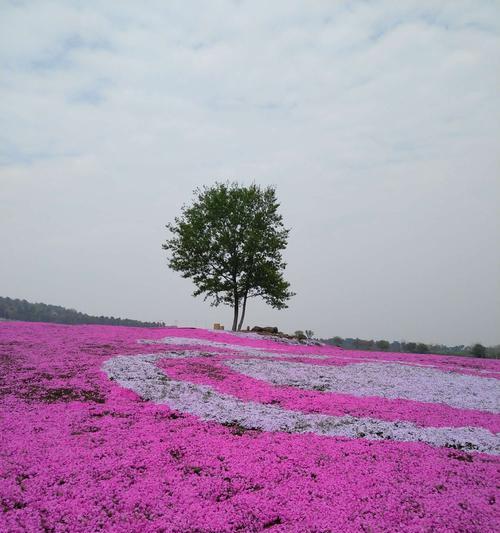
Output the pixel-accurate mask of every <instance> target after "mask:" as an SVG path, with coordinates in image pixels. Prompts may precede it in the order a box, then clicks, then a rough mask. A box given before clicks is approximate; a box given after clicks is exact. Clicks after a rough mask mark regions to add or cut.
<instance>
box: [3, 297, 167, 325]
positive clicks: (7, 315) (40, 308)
mask: <svg viewBox="0 0 500 533" xmlns="http://www.w3.org/2000/svg"><path fill="white" fill-rule="evenodd" d="M0 319H5V320H22V321H26V322H56V323H58V324H104V325H110V326H140V327H145V328H156V327H160V326H164V325H165V324H164V323H163V322H142V321H140V320H130V319H128V318H115V317H114V316H112V317H109V316H93V315H87V314H86V313H81V312H80V311H76V310H75V309H67V308H66V307H61V306H60V305H48V304H44V303H31V302H28V301H26V300H19V299H13V298H8V297H4V296H0Z"/></svg>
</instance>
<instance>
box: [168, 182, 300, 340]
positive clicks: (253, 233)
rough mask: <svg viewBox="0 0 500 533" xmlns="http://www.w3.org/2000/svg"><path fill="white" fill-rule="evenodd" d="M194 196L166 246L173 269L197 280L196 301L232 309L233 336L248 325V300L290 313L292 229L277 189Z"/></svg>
mask: <svg viewBox="0 0 500 533" xmlns="http://www.w3.org/2000/svg"><path fill="white" fill-rule="evenodd" d="M194 195H195V198H194V201H193V202H192V204H191V205H189V206H184V207H183V208H182V212H181V215H180V216H179V217H176V218H175V221H174V223H172V224H168V225H167V228H168V229H169V230H170V232H171V234H172V235H171V237H170V238H169V239H167V241H166V242H165V243H164V244H163V245H162V247H163V249H164V250H167V251H168V252H169V254H170V255H169V260H168V265H169V267H170V268H171V269H172V270H175V271H177V272H180V273H181V275H182V277H183V278H190V279H192V281H193V283H194V284H195V286H196V289H195V291H194V293H193V296H199V295H203V296H204V299H205V300H206V299H210V303H211V305H213V306H218V305H220V304H226V305H230V306H231V307H232V308H233V311H234V313H233V326H232V329H233V331H235V330H236V329H238V330H241V327H242V326H243V321H244V319H245V313H246V309H247V300H248V298H252V297H256V296H260V297H262V298H263V299H264V301H265V302H266V303H267V304H269V305H270V306H271V307H273V308H275V309H283V308H286V307H287V304H286V302H287V300H289V299H290V298H291V297H292V296H293V295H294V293H293V292H291V291H290V284H289V283H288V282H287V281H286V280H285V279H284V277H283V270H284V268H285V267H286V263H285V262H284V261H283V257H282V255H281V252H282V250H284V249H285V247H286V245H287V239H288V233H289V231H290V230H289V229H286V228H285V227H284V226H283V220H282V216H281V215H280V214H279V213H278V208H279V203H278V202H277V200H276V192H275V189H274V188H273V187H266V188H261V187H259V186H257V185H255V184H253V185H250V186H249V187H245V186H241V185H238V184H237V183H229V182H226V183H216V184H215V185H214V186H212V187H204V188H202V189H196V190H195V191H194ZM240 308H241V315H240ZM238 320H239V321H238Z"/></svg>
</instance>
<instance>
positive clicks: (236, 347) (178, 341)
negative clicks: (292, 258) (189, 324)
mask: <svg viewBox="0 0 500 533" xmlns="http://www.w3.org/2000/svg"><path fill="white" fill-rule="evenodd" d="M138 342H140V343H142V344H166V345H170V346H204V347H211V348H222V349H225V350H231V351H232V352H242V353H244V354H245V355H251V356H252V357H276V356H279V355H281V356H282V357H289V358H303V357H307V358H308V359H329V358H330V356H329V355H316V354H307V355H305V354H295V353H285V352H280V351H279V350H280V349H279V348H269V349H268V350H261V349H259V348H253V347H251V346H241V345H240V344H230V343H228V342H218V341H209V340H204V339H193V338H189V337H165V338H163V339H159V340H150V339H146V340H140V341H138ZM274 350H276V351H274Z"/></svg>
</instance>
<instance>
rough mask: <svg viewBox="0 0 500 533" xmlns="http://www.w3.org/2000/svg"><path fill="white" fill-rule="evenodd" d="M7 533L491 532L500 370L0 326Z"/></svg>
mask: <svg viewBox="0 0 500 533" xmlns="http://www.w3.org/2000/svg"><path fill="white" fill-rule="evenodd" d="M0 364H1V372H0V377H1V382H0V387H1V388H0V393H1V417H0V424H1V427H0V430H1V433H0V434H1V439H2V441H1V443H0V444H1V446H0V449H1V451H0V454H1V455H0V458H1V461H0V503H1V509H0V530H1V531H55V532H57V531H72V532H73V531H76V532H78V531H98V530H100V529H102V530H107V531H124V532H125V531H127V532H128V531H141V532H148V531H151V532H153V531H178V532H186V531H192V532H195V531H198V532H224V531H262V530H271V531H311V532H312V531H314V532H327V531H332V532H333V531H460V530H462V531H478V532H479V531H481V532H482V531H493V530H495V529H496V527H497V525H498V523H497V521H498V507H497V505H498V504H497V502H496V498H497V497H498V496H497V492H496V485H495V479H497V476H498V466H499V464H500V460H499V457H498V455H499V453H500V446H499V441H498V432H499V425H500V418H499V416H498V407H499V404H500V402H499V395H498V387H496V384H497V380H498V376H499V372H500V364H499V363H498V362H496V361H491V360H478V359H465V358H459V357H443V356H435V355H410V354H390V353H374V352H354V351H347V350H341V349H337V348H333V347H326V346H322V347H318V346H300V345H285V344H283V343H274V342H272V341H271V340H269V339H260V338H256V337H255V336H250V337H246V336H244V335H241V336H237V335H232V334H230V333H227V332H225V333H223V332H217V333H215V332H210V331H206V330H195V329H171V330H168V329H165V328H164V329H154V330H152V329H141V328H124V327H110V326H62V325H49V324H29V323H14V322H10V323H9V322H6V323H2V324H0Z"/></svg>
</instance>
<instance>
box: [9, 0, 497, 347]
mask: <svg viewBox="0 0 500 533" xmlns="http://www.w3.org/2000/svg"><path fill="white" fill-rule="evenodd" d="M1 10H2V13H1V16H0V20H1V23H0V24H1V28H0V61H1V62H2V65H3V66H2V71H3V76H2V81H1V85H0V91H1V104H0V113H1V115H0V117H1V120H2V124H4V128H3V133H1V134H0V140H1V147H2V152H1V154H0V157H1V159H0V161H1V162H3V166H2V167H1V168H0V186H1V190H2V201H3V204H4V205H3V206H2V210H1V214H0V219H1V222H2V226H1V230H0V245H1V246H2V248H3V249H5V250H8V252H9V261H4V262H3V263H2V266H1V268H0V273H1V276H2V279H3V280H8V281H9V283H8V284H7V283H5V281H4V285H3V286H2V287H0V289H1V290H0V292H1V293H5V294H9V295H11V296H21V297H26V298H32V299H39V300H45V301H47V302H54V303H61V304H65V305H70V306H73V307H81V308H82V309H84V310H86V311H89V312H96V313H98V314H101V313H109V314H115V315H118V314H121V315H129V316H132V317H138V318H144V319H148V318H150V319H165V320H166V321H169V322H171V321H173V320H176V319H177V320H179V321H183V322H188V323H195V322H196V323H199V324H202V323H204V324H209V323H210V320H211V319H212V318H213V317H217V318H219V317H221V316H226V314H228V313H227V312H226V311H222V310H221V311H213V310H208V309H207V308H206V306H205V304H203V303H202V302H198V301H195V300H190V299H189V296H188V294H189V290H190V286H189V283H188V282H185V281H181V280H179V279H178V277H177V276H176V275H175V274H172V273H169V272H167V270H166V267H165V259H164V257H163V255H162V252H161V250H160V249H159V246H160V243H161V241H162V239H163V237H164V233H163V227H162V226H163V224H164V223H166V222H168V221H169V220H171V219H172V217H173V216H174V215H175V214H176V213H177V211H178V209H179V207H180V205H181V204H182V203H184V202H186V201H188V200H189V198H190V194H191V190H192V189H193V188H194V187H196V186H198V185H200V184H203V183H211V182H212V181H213V180H214V179H217V178H218V179H221V178H222V179H223V178H229V177H230V178H233V177H234V178H239V179H242V180H246V181H248V180H250V179H256V180H257V181H258V182H262V183H274V184H276V185H277V186H278V195H279V198H280V199H281V201H282V206H283V211H284V213H285V215H286V218H287V221H288V223H289V225H291V226H292V227H293V232H292V234H291V240H290V248H289V251H288V259H289V275H290V277H291V279H292V280H293V282H294V288H295V290H296V291H297V292H298V296H297V297H296V299H295V300H294V302H293V304H292V306H291V308H290V310H289V311H287V312H283V313H281V314H280V313H275V312H272V311H269V310H267V309H265V308H264V307H262V306H260V307H259V308H258V313H257V311H254V313H253V314H252V309H254V308H250V310H249V313H250V317H249V319H250V320H251V321H252V322H253V321H255V322H266V321H271V322H277V323H279V324H281V325H282V326H283V327H284V328H286V329H290V330H293V329H297V328H299V327H301V328H304V327H309V326H310V327H312V328H313V329H315V330H317V331H318V332H320V333H321V334H324V335H327V334H330V333H331V334H341V335H346V336H347V335H359V336H374V337H389V338H398V337H406V338H415V339H418V340H420V339H421V340H429V341H430V340H436V341H437V340H442V341H443V342H454V341H455V340H456V341H457V342H471V341H474V340H483V342H499V341H500V339H499V338H498V336H497V335H498V333H497V331H496V327H495V325H496V324H498V321H499V319H500V316H499V313H500V311H499V306H498V301H500V294H499V292H500V287H499V286H498V280H497V275H496V274H495V267H496V266H497V265H499V262H500V258H499V255H498V251H497V249H498V247H497V246H495V239H498V218H497V217H498V215H497V214H496V212H497V209H496V203H497V198H498V192H499V190H498V189H499V168H500V161H499V157H498V155H497V152H498V150H497V148H498V140H499V137H500V120H499V119H500V105H499V102H498V96H497V92H498V82H499V75H498V72H500V69H499V68H498V66H499V63H500V42H499V39H500V28H499V25H500V22H499V21H500V17H499V15H500V9H499V7H498V4H497V3H495V2H488V1H481V2H477V1H448V2H435V1H429V2H421V1H418V2H417V1H414V2H397V3H396V2H389V1H387V2H377V3H372V2H370V3H369V2H361V1H356V2H346V3H338V4H332V2H326V1H325V2H314V3H310V2H307V3H306V2H300V1H295V2H272V3H269V2H225V1H219V2H210V4H206V3H203V2H173V3H171V2H169V3H164V2H151V3H148V4H147V7H146V6H145V5H142V4H141V5H139V4H137V3H135V2H120V4H119V6H117V5H115V4H113V3H111V4H105V5H104V4H102V3H98V2H97V3H89V2H85V3H80V2H74V3H70V2H36V3H29V4H28V3H26V4H24V3H17V2H12V3H10V4H4V5H3V7H2V8H1ZM33 234H35V235H36V239H35V241H33ZM33 257H36V258H37V262H36V264H35V265H34V264H33V261H32V258H33ZM323 280H324V281H323Z"/></svg>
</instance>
